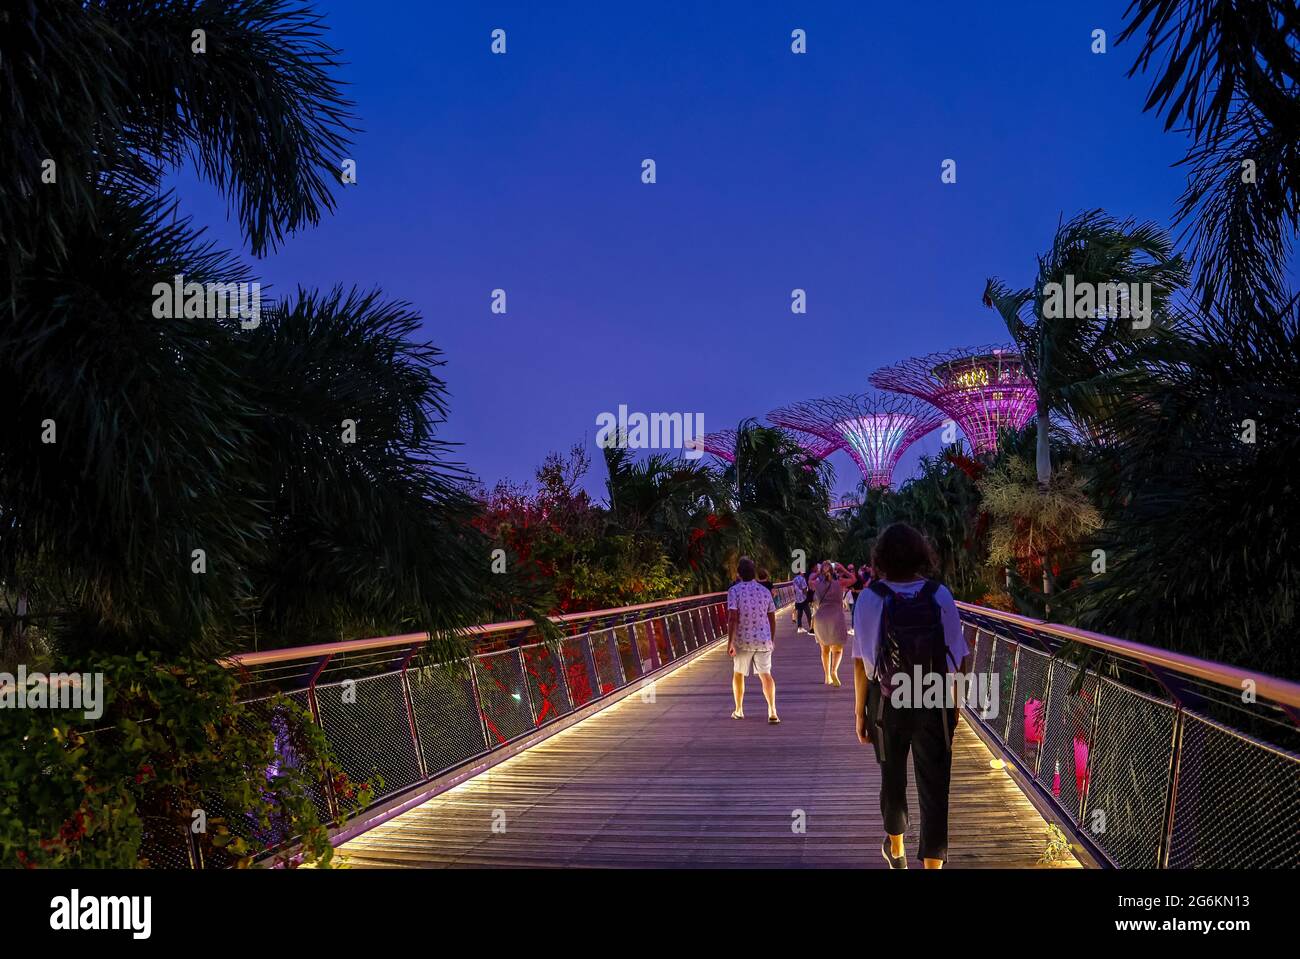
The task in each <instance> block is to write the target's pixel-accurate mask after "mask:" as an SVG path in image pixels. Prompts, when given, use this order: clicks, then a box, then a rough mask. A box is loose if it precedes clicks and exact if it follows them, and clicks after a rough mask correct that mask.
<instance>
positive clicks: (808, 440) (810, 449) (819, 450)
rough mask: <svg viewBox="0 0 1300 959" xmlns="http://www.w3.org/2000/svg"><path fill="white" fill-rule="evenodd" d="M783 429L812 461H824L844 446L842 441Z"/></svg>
mask: <svg viewBox="0 0 1300 959" xmlns="http://www.w3.org/2000/svg"><path fill="white" fill-rule="evenodd" d="M783 429H784V431H785V434H786V435H787V436H789V437H790V438H791V439H792V440H794V441H795V442H796V443H798V444H799V448H800V449H801V450H803V451H804V453H806V454H807V455H808V458H809V459H810V460H824V459H826V457H828V456H830V455H831V454H832V453H834V452H835V451H836V450H837V449H839V448H840V447H841V446H843V445H844V444H843V442H842V441H840V440H836V439H826V438H825V437H824V436H818V435H817V434H816V433H807V432H805V431H803V430H799V429H793V428H791V427H788V426H787V427H783Z"/></svg>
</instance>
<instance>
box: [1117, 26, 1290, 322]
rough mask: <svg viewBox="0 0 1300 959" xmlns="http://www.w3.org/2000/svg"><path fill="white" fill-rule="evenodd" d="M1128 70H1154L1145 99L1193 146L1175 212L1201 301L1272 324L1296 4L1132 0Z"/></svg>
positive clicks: (1281, 269) (1284, 235)
mask: <svg viewBox="0 0 1300 959" xmlns="http://www.w3.org/2000/svg"><path fill="white" fill-rule="evenodd" d="M1126 17H1127V18H1128V25H1127V26H1126V27H1125V29H1124V32H1123V34H1121V36H1120V39H1121V41H1123V40H1127V39H1129V38H1131V37H1137V38H1139V39H1140V41H1141V43H1142V47H1141V49H1140V51H1139V52H1138V56H1137V60H1136V62H1135V64H1134V66H1133V68H1132V70H1131V71H1130V74H1129V75H1130V76H1132V75H1133V74H1135V73H1138V72H1143V73H1145V72H1146V71H1147V70H1148V69H1154V70H1155V72H1156V76H1155V79H1154V80H1153V82H1152V85H1151V89H1150V92H1149V94H1148V96H1147V101H1146V109H1148V110H1151V109H1154V110H1156V111H1157V113H1161V114H1163V115H1164V118H1165V128H1166V129H1169V128H1172V127H1178V128H1179V129H1185V130H1186V131H1187V132H1188V133H1189V134H1190V135H1191V137H1192V140H1193V142H1192V146H1191V147H1190V149H1189V150H1188V153H1187V157H1186V159H1185V160H1184V161H1183V162H1184V163H1185V164H1187V165H1188V166H1190V168H1191V173H1190V176H1189V178H1188V185H1187V189H1186V191H1185V192H1184V194H1183V196H1182V199H1181V204H1180V209H1179V213H1178V218H1179V220H1180V221H1185V222H1187V223H1188V225H1189V226H1190V228H1191V230H1192V233H1193V238H1194V245H1193V248H1192V251H1191V252H1192V258H1193V260H1194V261H1195V263H1196V266H1197V268H1198V273H1199V285H1200V288H1201V290H1202V293H1203V303H1204V304H1205V305H1207V306H1208V305H1209V304H1210V303H1216V302H1217V303H1219V304H1220V305H1226V306H1227V307H1228V308H1229V314H1228V315H1229V316H1230V317H1235V318H1238V319H1246V318H1250V317H1261V318H1263V319H1264V320H1265V321H1267V322H1272V318H1273V317H1274V316H1275V315H1276V313H1277V312H1278V311H1280V310H1282V309H1283V308H1285V305H1286V302H1287V300H1288V298H1289V294H1288V292H1287V288H1288V284H1287V282H1286V274H1285V264H1286V262H1287V257H1288V254H1289V252H1290V250H1291V247H1292V243H1293V240H1294V237H1295V233H1296V229H1297V227H1298V226H1300V10H1297V8H1296V5H1295V3H1294V2H1293V0H1133V2H1132V3H1131V4H1130V5H1129V8H1128V11H1127V12H1126Z"/></svg>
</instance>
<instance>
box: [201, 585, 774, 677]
mask: <svg viewBox="0 0 1300 959" xmlns="http://www.w3.org/2000/svg"><path fill="white" fill-rule="evenodd" d="M776 585H777V587H778V588H780V587H782V586H785V585H787V583H778V584H776ZM726 595H727V594H726V593H725V592H721V593H699V594H697V595H694V596H682V597H679V598H677V599H659V600H655V601H653V602H649V603H637V604H635V605H633V606H616V607H613V608H611V609H593V610H587V611H585V612H579V613H563V614H561V615H557V616H551V617H548V618H549V619H550V621H551V622H552V623H553V624H555V625H556V626H565V625H573V624H576V623H581V622H585V621H587V620H590V619H605V618H608V617H611V616H627V615H631V614H634V613H639V612H644V611H646V610H650V609H661V608H663V607H667V606H679V605H682V604H685V603H692V602H702V601H705V600H711V599H712V600H717V599H722V598H723V597H725V596H726ZM536 625H537V624H536V623H534V622H533V621H532V620H531V619H515V620H510V621H508V622H501V623H487V624H484V625H480V626H469V627H466V628H465V629H464V630H461V631H460V632H461V635H464V636H467V637H469V638H470V639H472V640H481V639H484V638H487V637H491V636H497V635H501V634H504V633H511V632H515V631H518V630H525V629H531V628H533V627H535V626H536ZM428 640H429V634H428V633H404V634H402V635H399V636H376V637H372V638H369V639H347V640H338V641H336V642H331V643H315V644H313V645H310V646H287V647H285V648H283V649H266V650H260V651H258V652H251V653H234V654H232V655H230V656H226V657H224V658H222V659H221V660H219V662H220V663H221V664H222V665H223V666H228V667H239V666H243V667H248V666H265V665H267V664H270V663H284V662H291V661H293V660H298V659H316V658H319V657H322V656H339V655H346V654H348V653H359V652H370V651H373V650H378V649H405V648H408V647H410V646H412V645H413V644H418V643H425V642H427V641H428Z"/></svg>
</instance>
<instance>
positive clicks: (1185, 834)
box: [1168, 712, 1300, 869]
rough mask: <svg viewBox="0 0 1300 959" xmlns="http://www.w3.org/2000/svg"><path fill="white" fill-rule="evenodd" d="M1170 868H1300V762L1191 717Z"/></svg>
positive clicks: (1181, 758) (1186, 730)
mask: <svg viewBox="0 0 1300 959" xmlns="http://www.w3.org/2000/svg"><path fill="white" fill-rule="evenodd" d="M1168 864H1169V866H1170V867H1171V868H1174V869H1239V868H1243V867H1248V868H1252V869H1296V868H1300V756H1294V755H1292V754H1290V753H1287V752H1284V751H1282V750H1280V749H1275V748H1271V747H1268V746H1265V745H1263V744H1261V743H1257V742H1255V741H1253V740H1250V739H1246V738H1244V737H1243V736H1241V735H1240V734H1239V733H1237V732H1235V731H1233V730H1231V729H1228V728H1226V727H1224V726H1222V725H1220V724H1219V723H1216V722H1214V721H1212V720H1208V719H1205V718H1203V717H1201V716H1198V715H1197V714H1195V713H1191V712H1184V714H1183V732H1182V750H1181V753H1180V755H1179V763H1178V791H1177V793H1176V796H1175V800H1174V828H1173V836H1172V841H1171V842H1170V846H1169V863H1168Z"/></svg>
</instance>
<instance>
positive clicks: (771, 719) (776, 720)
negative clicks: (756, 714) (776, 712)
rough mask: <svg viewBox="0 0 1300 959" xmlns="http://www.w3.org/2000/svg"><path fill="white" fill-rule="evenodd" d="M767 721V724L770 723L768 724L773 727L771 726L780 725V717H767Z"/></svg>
mask: <svg viewBox="0 0 1300 959" xmlns="http://www.w3.org/2000/svg"><path fill="white" fill-rule="evenodd" d="M767 721H768V723H770V724H771V725H773V726H779V725H781V717H780V716H768V717H767Z"/></svg>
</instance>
